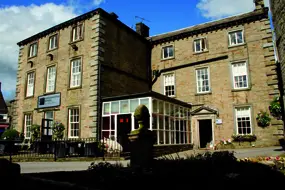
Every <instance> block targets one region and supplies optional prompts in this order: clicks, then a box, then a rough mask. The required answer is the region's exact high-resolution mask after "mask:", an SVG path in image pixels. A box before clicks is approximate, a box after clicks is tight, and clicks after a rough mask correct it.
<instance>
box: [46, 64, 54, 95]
mask: <svg viewBox="0 0 285 190" xmlns="http://www.w3.org/2000/svg"><path fill="white" fill-rule="evenodd" d="M55 76H56V68H55V66H52V67H48V68H47V81H46V92H53V91H54V90H55Z"/></svg>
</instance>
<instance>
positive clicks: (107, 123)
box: [101, 115, 115, 139]
mask: <svg viewBox="0 0 285 190" xmlns="http://www.w3.org/2000/svg"><path fill="white" fill-rule="evenodd" d="M102 123H103V125H102V130H101V132H102V137H103V138H108V139H113V138H115V116H114V115H110V116H104V117H103V121H102Z"/></svg>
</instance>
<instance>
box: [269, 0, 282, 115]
mask: <svg viewBox="0 0 285 190" xmlns="http://www.w3.org/2000/svg"><path fill="white" fill-rule="evenodd" d="M270 8H271V12H272V20H273V26H274V32H275V45H276V50H277V51H276V54H277V58H278V61H279V64H280V70H281V73H280V75H281V77H280V79H282V82H281V83H280V85H281V86H282V87H281V89H282V90H281V96H282V97H283V104H284V102H285V96H284V94H285V82H284V81H285V1H283V0H271V1H270ZM283 109H284V105H283ZM283 112H284V111H283ZM283 117H284V115H283Z"/></svg>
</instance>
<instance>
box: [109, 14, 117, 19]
mask: <svg viewBox="0 0 285 190" xmlns="http://www.w3.org/2000/svg"><path fill="white" fill-rule="evenodd" d="M110 15H111V16H112V17H113V18H115V19H118V18H119V16H118V15H117V14H116V13H114V12H111V13H110Z"/></svg>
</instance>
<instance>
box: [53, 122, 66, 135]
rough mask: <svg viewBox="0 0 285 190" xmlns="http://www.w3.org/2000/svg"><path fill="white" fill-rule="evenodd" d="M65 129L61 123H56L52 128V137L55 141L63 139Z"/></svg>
mask: <svg viewBox="0 0 285 190" xmlns="http://www.w3.org/2000/svg"><path fill="white" fill-rule="evenodd" d="M64 130H65V127H64V125H63V124H62V123H60V122H55V123H54V124H53V126H52V136H53V138H54V139H62V138H63V135H64Z"/></svg>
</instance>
